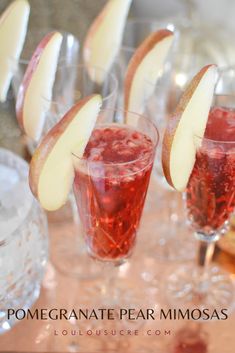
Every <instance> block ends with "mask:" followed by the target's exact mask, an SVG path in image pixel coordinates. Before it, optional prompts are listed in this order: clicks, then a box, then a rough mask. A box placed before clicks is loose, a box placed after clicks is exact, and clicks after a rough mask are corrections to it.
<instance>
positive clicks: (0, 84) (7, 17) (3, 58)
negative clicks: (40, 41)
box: [0, 0, 30, 102]
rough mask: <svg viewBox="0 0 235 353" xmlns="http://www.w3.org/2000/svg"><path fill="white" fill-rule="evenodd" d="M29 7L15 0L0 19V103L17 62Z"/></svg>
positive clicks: (19, 0) (23, 39) (23, 0)
mask: <svg viewBox="0 0 235 353" xmlns="http://www.w3.org/2000/svg"><path fill="white" fill-rule="evenodd" d="M29 12H30V7H29V3H28V1H26V0H16V1H14V2H12V3H11V4H10V6H8V7H7V9H6V10H5V11H4V12H3V14H2V15H1V17H0V101H1V102H4V101H5V100H6V96H7V92H8V89H9V86H10V83H11V79H12V75H13V69H14V65H16V63H17V62H18V60H19V57H20V54H21V51H22V49H23V45H24V41H25V36H26V32H27V26H28V19H29Z"/></svg>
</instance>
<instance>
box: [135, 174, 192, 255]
mask: <svg viewBox="0 0 235 353" xmlns="http://www.w3.org/2000/svg"><path fill="white" fill-rule="evenodd" d="M155 179H156V178H155V177H154V176H153V177H152V178H151V183H150V187H149V192H148V194H147V199H146V203H145V208H144V213H143V219H142V222H141V224H142V226H141V229H140V230H139V232H138V242H139V243H141V248H142V251H145V253H146V254H147V256H151V257H153V258H156V259H158V260H162V261H178V260H180V261H188V260H192V259H194V258H195V255H196V246H195V243H196V240H195V238H194V237H193V236H192V234H191V232H190V230H188V229H187V227H186V225H185V223H186V217H185V210H184V206H183V201H182V195H181V194H180V193H177V192H176V191H172V190H171V191H170V190H165V189H162V188H161V186H160V185H159V184H158V183H157V181H156V180H155ZM146 239H148V241H146ZM143 249H144V250H143Z"/></svg>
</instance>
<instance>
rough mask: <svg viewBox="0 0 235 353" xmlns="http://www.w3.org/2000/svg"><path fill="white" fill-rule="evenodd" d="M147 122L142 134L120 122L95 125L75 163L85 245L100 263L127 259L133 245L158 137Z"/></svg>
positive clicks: (77, 193)
mask: <svg viewBox="0 0 235 353" xmlns="http://www.w3.org/2000/svg"><path fill="white" fill-rule="evenodd" d="M138 118H139V117H138V115H137V120H136V121H138ZM142 119H144V118H142ZM145 120H146V121H145V124H146V126H145V127H144V124H143V129H142V131H143V132H140V130H138V129H136V128H134V127H132V126H128V125H124V124H122V125H119V124H109V125H103V126H102V125H100V126H97V128H96V129H95V130H94V131H93V133H92V136H91V138H90V140H89V143H88V145H87V147H86V150H85V153H84V157H83V159H82V160H81V161H78V160H77V163H75V170H76V171H75V181H74V193H75V197H76V201H77V205H78V210H79V214H80V218H81V223H82V226H83V229H84V233H85V241H86V244H87V248H88V251H89V253H90V254H91V255H92V256H93V257H95V258H98V259H100V260H103V261H115V260H121V259H123V258H126V257H128V256H129V255H130V253H131V251H132V249H133V247H134V244H135V240H136V232H137V229H138V226H139V222H140V218H141V214H142V211H143V206H144V201H145V197H146V193H147V189H148V184H149V179H150V174H151V170H152V166H153V160H154V154H155V148H156V144H157V140H158V136H157V132H156V130H155V128H154V126H153V125H152V124H151V123H150V121H148V120H147V119H145ZM142 123H143V122H142ZM147 125H149V127H148V128H150V126H151V128H152V133H151V134H149V133H148V132H147Z"/></svg>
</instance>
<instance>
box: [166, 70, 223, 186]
mask: <svg viewBox="0 0 235 353" xmlns="http://www.w3.org/2000/svg"><path fill="white" fill-rule="evenodd" d="M216 77H217V68H216V66H215V65H207V66H205V67H203V68H202V69H201V70H200V71H199V72H198V74H197V75H196V76H195V77H194V78H193V79H192V81H191V82H190V84H189V86H188V87H187V89H186V90H185V92H184V93H183V95H182V97H181V99H180V101H179V104H178V106H177V107H176V110H175V112H174V113H173V114H172V116H170V117H169V120H168V124H167V127H166V130H165V134H164V138H163V145H162V166H163V171H164V174H165V177H166V179H167V181H168V183H169V184H170V185H171V186H172V187H174V188H175V189H176V190H178V191H184V190H185V188H186V187H187V184H188V180H189V177H190V175H191V173H192V170H193V167H194V163H195V159H196V145H195V141H194V136H195V135H196V136H199V137H203V136H204V133H205V129H206V125H207V120H208V114H209V110H210V106H211V103H212V99H213V93H214V87H215V83H216Z"/></svg>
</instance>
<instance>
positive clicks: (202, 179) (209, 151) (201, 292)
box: [166, 70, 235, 308]
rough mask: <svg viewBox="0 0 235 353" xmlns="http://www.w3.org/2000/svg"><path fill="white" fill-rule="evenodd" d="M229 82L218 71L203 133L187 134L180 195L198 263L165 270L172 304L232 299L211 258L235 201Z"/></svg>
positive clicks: (234, 106)
mask: <svg viewBox="0 0 235 353" xmlns="http://www.w3.org/2000/svg"><path fill="white" fill-rule="evenodd" d="M233 74H234V73H233ZM229 79H230V81H229ZM231 80H232V81H231ZM228 82H230V85H228ZM233 88H234V84H233V75H231V71H230V74H229V71H227V70H225V71H223V70H222V71H220V75H219V79H218V82H217V85H216V94H215V97H214V104H213V107H212V108H211V111H210V113H209V117H208V122H207V127H206V132H205V135H204V137H203V138H201V137H198V136H194V137H193V138H194V144H195V148H196V150H197V154H196V162H195V165H194V168H193V171H192V174H191V176H190V179H189V182H188V185H187V190H186V192H185V195H184V199H185V202H186V207H187V213H188V220H189V221H190V223H191V225H192V228H193V231H194V234H195V237H196V239H197V241H198V243H199V252H198V262H197V265H198V266H195V265H193V264H188V265H184V266H180V267H178V268H177V269H176V270H175V271H174V273H172V274H171V275H170V276H169V278H168V281H167V289H166V290H167V293H168V297H169V298H170V300H171V301H173V302H174V303H177V304H185V305H190V304H191V305H197V306H200V307H204V308H205V307H206V308H221V307H223V308H224V307H227V308H229V307H230V306H231V304H232V301H233V295H234V288H233V284H232V281H231V278H230V277H229V275H228V273H226V272H224V271H222V270H221V269H220V268H219V267H218V266H215V265H213V263H212V262H211V261H212V258H213V254H214V249H215V245H216V242H217V241H218V240H219V239H220V238H221V236H223V235H224V234H225V233H226V231H227V229H228V224H229V218H230V216H231V215H232V213H233V211H234V206H235V180H234V178H235V153H234V151H235V138H234V136H235V135H234V134H235V130H234V121H235V95H234V92H235V91H234V90H233Z"/></svg>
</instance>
